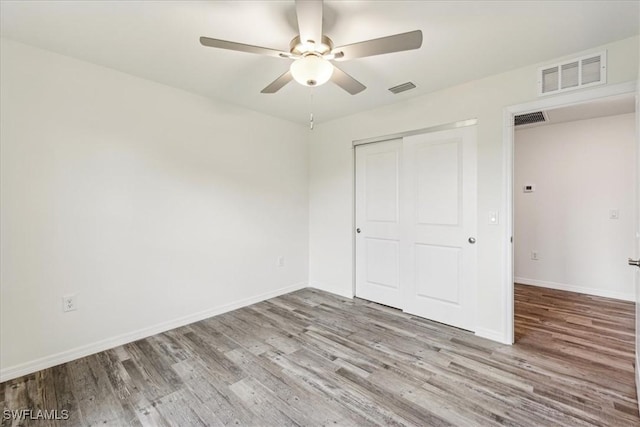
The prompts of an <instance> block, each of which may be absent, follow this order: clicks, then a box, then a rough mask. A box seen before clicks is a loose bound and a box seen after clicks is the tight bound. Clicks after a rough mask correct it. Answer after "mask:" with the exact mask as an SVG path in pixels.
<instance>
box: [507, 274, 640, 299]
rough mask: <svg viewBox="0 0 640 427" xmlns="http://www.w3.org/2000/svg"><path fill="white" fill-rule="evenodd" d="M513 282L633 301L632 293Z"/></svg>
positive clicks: (554, 283) (527, 280) (515, 280)
mask: <svg viewBox="0 0 640 427" xmlns="http://www.w3.org/2000/svg"><path fill="white" fill-rule="evenodd" d="M513 280H514V282H516V283H520V284H522V285H529V286H538V287H541V288H549V289H557V290H559V291H569V292H577V293H580V294H587V295H594V296H597V297H605V298H613V299H619V300H623V301H635V300H636V297H635V295H634V294H633V293H629V294H627V293H625V292H617V291H609V290H606V289H594V288H585V287H582V286H575V285H567V284H565V283H556V282H545V281H543V280H535V279H527V278H525V277H514V278H513Z"/></svg>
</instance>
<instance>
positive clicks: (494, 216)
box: [489, 211, 500, 225]
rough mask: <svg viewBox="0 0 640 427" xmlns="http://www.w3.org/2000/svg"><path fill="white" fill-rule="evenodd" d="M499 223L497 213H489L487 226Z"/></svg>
mask: <svg viewBox="0 0 640 427" xmlns="http://www.w3.org/2000/svg"><path fill="white" fill-rule="evenodd" d="M499 223H500V216H499V214H498V212H497V211H490V212H489V225H498V224H499Z"/></svg>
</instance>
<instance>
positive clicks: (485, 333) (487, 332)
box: [475, 327, 513, 345]
mask: <svg viewBox="0 0 640 427" xmlns="http://www.w3.org/2000/svg"><path fill="white" fill-rule="evenodd" d="M475 334H476V336H477V337H480V338H486V339H488V340H491V341H496V342H499V343H500V344H507V345H511V344H513V342H512V340H511V339H510V338H507V337H505V335H504V333H502V332H500V331H494V330H492V329H485V328H477V327H476V332H475Z"/></svg>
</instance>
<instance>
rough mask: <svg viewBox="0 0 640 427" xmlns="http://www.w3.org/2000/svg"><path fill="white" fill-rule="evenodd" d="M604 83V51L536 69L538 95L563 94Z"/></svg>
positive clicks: (605, 70) (605, 80)
mask: <svg viewBox="0 0 640 427" xmlns="http://www.w3.org/2000/svg"><path fill="white" fill-rule="evenodd" d="M606 82H607V52H606V51H605V52H600V53H595V54H593V53H592V54H590V55H585V56H581V57H580V58H574V59H571V60H569V61H565V62H562V63H560V64H554V65H549V66H546V67H542V68H539V69H538V95H548V94H552V93H558V92H565V91H568V90H574V89H580V88H583V87H589V86H596V85H599V84H603V83H606Z"/></svg>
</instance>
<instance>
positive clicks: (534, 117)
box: [513, 111, 547, 126]
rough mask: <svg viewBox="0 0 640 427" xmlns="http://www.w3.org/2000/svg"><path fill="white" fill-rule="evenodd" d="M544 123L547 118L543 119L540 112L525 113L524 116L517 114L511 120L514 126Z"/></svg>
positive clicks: (542, 113)
mask: <svg viewBox="0 0 640 427" xmlns="http://www.w3.org/2000/svg"><path fill="white" fill-rule="evenodd" d="M546 121H547V118H546V117H545V115H544V112H542V111H536V112H533V113H526V114H518V115H517V116H515V117H514V118H513V124H514V126H523V125H530V124H533V123H540V122H546Z"/></svg>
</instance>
